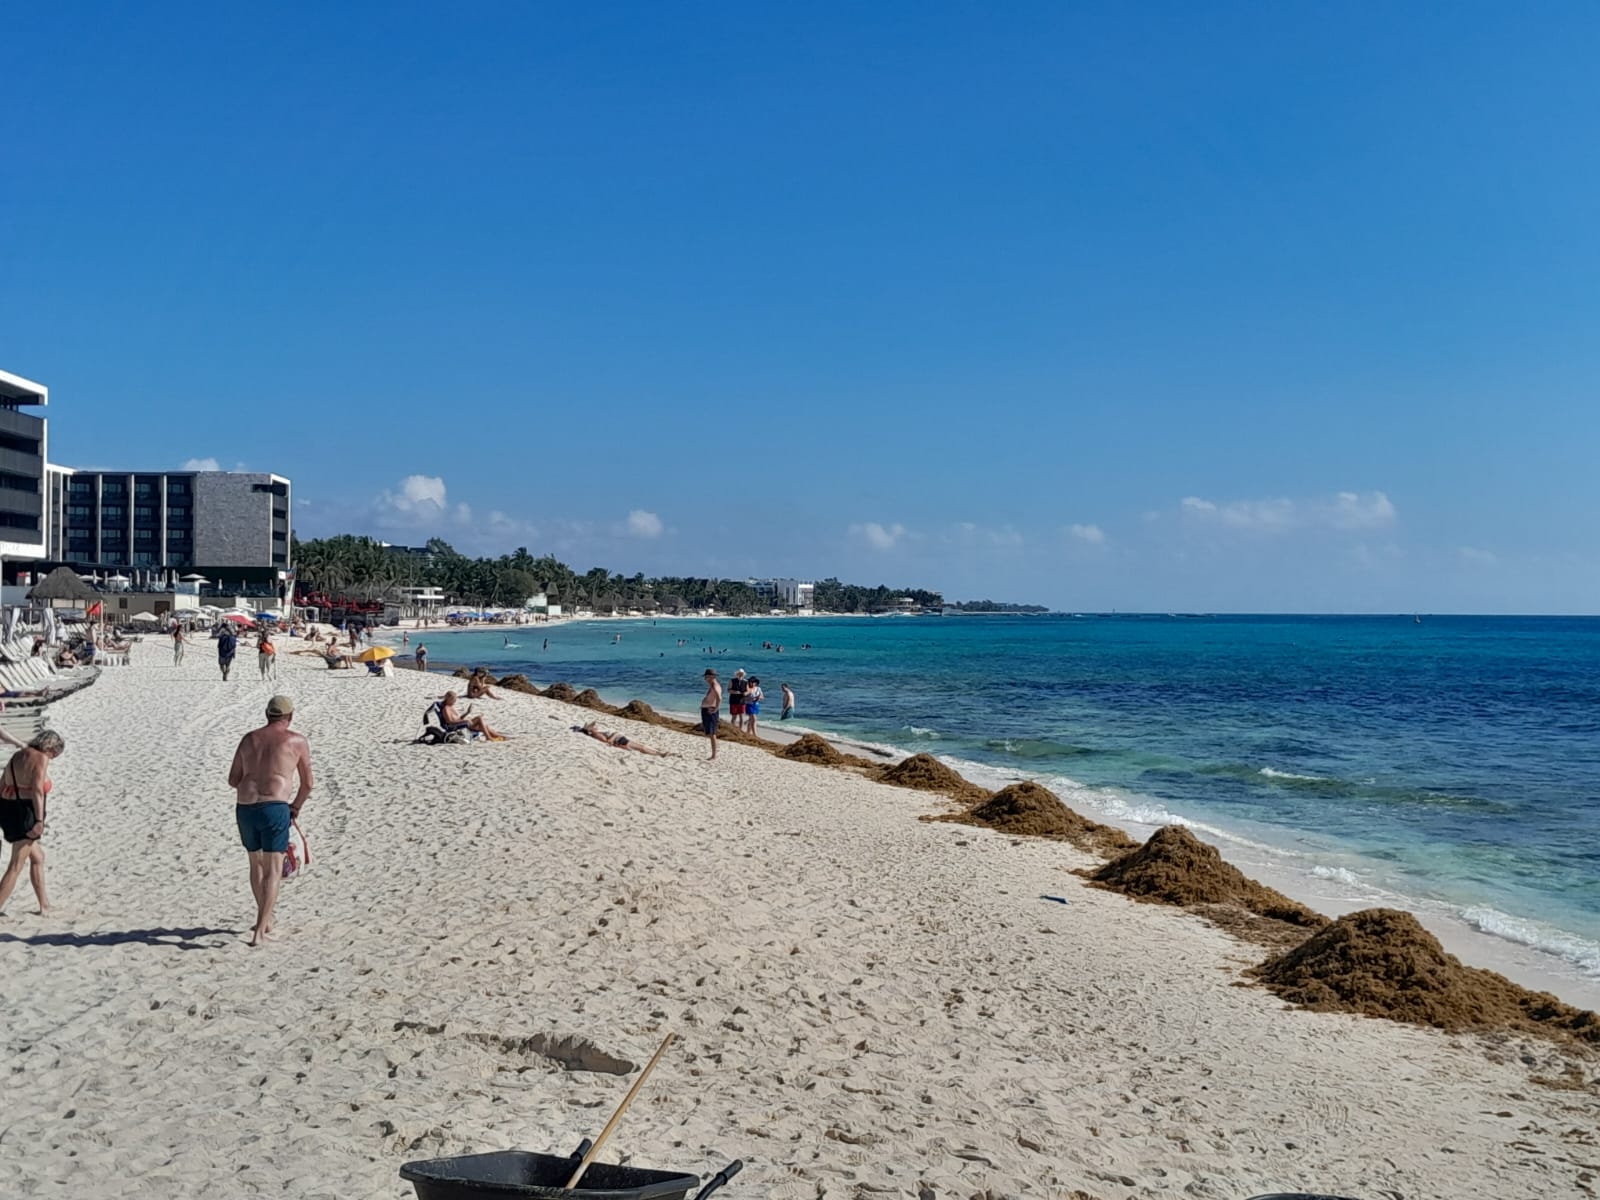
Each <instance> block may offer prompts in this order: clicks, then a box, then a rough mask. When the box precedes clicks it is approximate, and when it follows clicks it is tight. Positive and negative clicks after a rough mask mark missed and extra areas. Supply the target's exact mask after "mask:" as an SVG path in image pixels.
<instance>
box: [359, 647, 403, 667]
mask: <svg viewBox="0 0 1600 1200" xmlns="http://www.w3.org/2000/svg"><path fill="white" fill-rule="evenodd" d="M393 657H394V650H393V649H392V648H390V647H388V646H369V647H367V649H365V650H363V651H362V652H361V653H360V654H358V655H356V661H357V662H365V663H373V662H382V661H383V660H384V659H386V658H393Z"/></svg>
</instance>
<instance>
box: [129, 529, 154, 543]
mask: <svg viewBox="0 0 1600 1200" xmlns="http://www.w3.org/2000/svg"><path fill="white" fill-rule="evenodd" d="M133 540H134V541H136V542H153V541H155V540H156V531H155V530H154V529H135V530H134V531H133Z"/></svg>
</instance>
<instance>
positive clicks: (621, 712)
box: [617, 700, 682, 727]
mask: <svg viewBox="0 0 1600 1200" xmlns="http://www.w3.org/2000/svg"><path fill="white" fill-rule="evenodd" d="M617 716H619V717H627V718H628V719H629V720H630V721H644V722H645V723H646V724H649V725H663V726H668V727H671V726H676V725H679V724H682V722H678V721H668V720H667V718H665V717H663V716H662V715H661V714H660V713H658V712H657V711H656V710H655V709H653V708H651V707H650V706H649V705H648V704H646V703H645V702H644V701H643V700H629V701H628V702H627V703H626V704H624V705H623V706H622V707H621V708H619V709H618V710H617Z"/></svg>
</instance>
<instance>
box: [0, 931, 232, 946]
mask: <svg viewBox="0 0 1600 1200" xmlns="http://www.w3.org/2000/svg"><path fill="white" fill-rule="evenodd" d="M216 933H226V934H233V935H237V934H238V933H239V931H238V930H237V929H202V928H194V929H118V930H108V931H106V932H104V933H36V934H33V935H32V936H30V937H18V936H17V935H16V934H14V933H0V942H16V943H18V944H20V945H23V946H127V945H132V944H134V943H142V944H144V945H146V946H167V947H170V948H172V949H174V950H212V949H215V948H216V943H214V942H198V941H195V939H196V938H202V937H209V936H210V935H211V934H216Z"/></svg>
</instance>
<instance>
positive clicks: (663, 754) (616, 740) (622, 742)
mask: <svg viewBox="0 0 1600 1200" xmlns="http://www.w3.org/2000/svg"><path fill="white" fill-rule="evenodd" d="M572 732H573V733H586V734H588V735H589V736H590V737H592V738H594V740H595V741H597V742H604V743H605V744H606V745H608V746H615V747H616V748H617V749H618V750H637V751H638V752H639V753H640V754H653V755H655V756H656V757H657V758H672V757H674V756H673V754H672V753H671V752H669V751H666V750H653V749H651V748H650V747H649V746H646V745H645V744H644V743H643V742H635V741H631V740H630V739H628V738H625V737H623V736H622V734H620V733H607V732H606V731H605V730H604V729H601V728H600V727H599V725H598V723H597V722H595V721H590V722H589V723H588V724H587V725H574V726H573V727H572Z"/></svg>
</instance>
